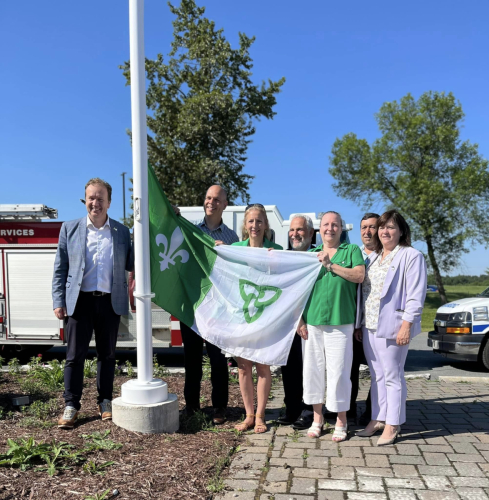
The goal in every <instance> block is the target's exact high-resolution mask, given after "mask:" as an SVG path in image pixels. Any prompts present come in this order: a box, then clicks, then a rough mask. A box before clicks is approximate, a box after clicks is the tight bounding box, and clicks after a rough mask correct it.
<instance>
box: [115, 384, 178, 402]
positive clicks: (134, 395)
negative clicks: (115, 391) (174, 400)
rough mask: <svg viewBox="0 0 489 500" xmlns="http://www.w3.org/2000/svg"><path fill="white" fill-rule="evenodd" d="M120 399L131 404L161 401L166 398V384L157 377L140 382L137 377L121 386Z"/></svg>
mask: <svg viewBox="0 0 489 500" xmlns="http://www.w3.org/2000/svg"><path fill="white" fill-rule="evenodd" d="M120 399H121V400H122V401H123V402H124V403H127V404H132V405H150V404H156V403H163V402H164V401H166V400H167V399H168V385H167V384H166V382H163V380H161V379H159V378H154V379H153V380H150V381H149V382H141V381H139V380H138V379H133V380H129V381H128V382H126V383H125V384H122V386H121V398H120Z"/></svg>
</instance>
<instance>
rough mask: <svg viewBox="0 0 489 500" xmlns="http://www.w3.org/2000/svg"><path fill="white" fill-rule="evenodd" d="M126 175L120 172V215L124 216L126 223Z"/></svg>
mask: <svg viewBox="0 0 489 500" xmlns="http://www.w3.org/2000/svg"><path fill="white" fill-rule="evenodd" d="M126 174H127V172H122V174H121V175H122V213H123V214H124V215H123V217H124V222H126Z"/></svg>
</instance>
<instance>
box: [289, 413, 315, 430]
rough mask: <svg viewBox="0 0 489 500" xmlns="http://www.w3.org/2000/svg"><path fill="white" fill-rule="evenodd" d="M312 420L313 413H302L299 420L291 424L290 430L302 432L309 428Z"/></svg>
mask: <svg viewBox="0 0 489 500" xmlns="http://www.w3.org/2000/svg"><path fill="white" fill-rule="evenodd" d="M313 420H314V413H313V412H312V411H303V412H302V413H301V414H300V416H299V418H298V419H297V420H296V421H295V422H294V423H293V424H292V429H294V430H296V431H303V430H305V429H309V427H311V425H312V422H313Z"/></svg>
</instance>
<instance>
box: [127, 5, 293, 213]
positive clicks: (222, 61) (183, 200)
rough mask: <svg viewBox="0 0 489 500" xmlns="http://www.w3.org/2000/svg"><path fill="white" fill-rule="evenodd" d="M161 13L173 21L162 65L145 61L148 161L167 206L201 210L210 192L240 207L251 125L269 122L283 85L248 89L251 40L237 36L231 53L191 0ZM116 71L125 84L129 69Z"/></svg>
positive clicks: (244, 190) (245, 195)
mask: <svg viewBox="0 0 489 500" xmlns="http://www.w3.org/2000/svg"><path fill="white" fill-rule="evenodd" d="M168 5H169V6H170V10H171V12H172V14H174V15H175V16H176V18H175V19H174V21H173V35H174V38H173V42H172V49H171V51H170V53H169V55H168V58H167V60H166V61H165V60H164V58H163V55H161V54H158V55H157V57H156V59H155V60H150V59H146V74H147V78H148V80H149V85H148V90H147V94H146V103H147V106H148V109H149V114H148V128H149V130H150V133H149V135H148V156H149V161H150V163H151V165H152V166H153V168H154V169H155V172H156V175H157V177H158V180H159V181H160V183H161V185H162V186H163V188H164V190H165V192H166V194H167V196H168V198H169V199H170V201H171V202H172V203H175V204H179V205H201V204H202V202H203V200H204V195H205V192H206V190H207V188H208V187H209V186H211V185H212V184H220V185H222V186H223V187H224V188H225V189H226V190H227V192H228V198H229V201H230V202H231V203H232V202H233V201H235V200H236V199H239V198H241V199H242V200H244V201H246V202H247V201H249V195H248V188H249V185H250V182H251V180H252V179H253V177H252V176H251V175H247V174H245V173H243V168H244V164H245V161H246V159H247V158H246V153H247V149H248V145H249V143H250V137H251V136H252V135H253V134H254V133H255V125H254V123H255V121H256V120H257V119H260V118H261V117H265V118H269V119H270V118H273V116H274V115H275V112H274V111H273V108H274V106H275V104H276V94H278V93H279V92H280V87H281V86H282V85H283V84H284V82H285V78H281V79H280V80H278V81H276V82H274V81H271V80H269V81H268V84H265V83H262V84H261V85H260V86H257V85H254V84H253V82H252V80H251V76H252V72H251V69H252V67H253V61H252V59H251V57H250V55H249V49H250V47H251V45H252V44H253V42H254V41H255V39H254V38H249V37H247V36H246V35H245V34H243V33H239V48H237V49H233V48H232V47H231V44H230V43H229V42H228V41H227V40H226V38H225V37H224V34H223V30H222V29H216V27H215V23H214V22H213V21H210V20H209V19H207V18H205V17H204V12H205V8H204V7H198V6H197V5H196V3H195V1H194V0H182V1H181V3H180V5H179V6H178V7H175V6H173V5H172V4H171V3H169V4H168ZM121 69H123V71H124V76H125V77H126V79H127V84H130V66H129V62H126V63H125V64H124V66H122V67H121Z"/></svg>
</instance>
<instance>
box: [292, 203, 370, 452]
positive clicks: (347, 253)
mask: <svg viewBox="0 0 489 500" xmlns="http://www.w3.org/2000/svg"><path fill="white" fill-rule="evenodd" d="M342 229H343V227H342V219H341V216H340V214H339V213H337V212H326V213H325V214H324V215H323V217H322V219H321V225H320V229H319V232H320V234H321V238H322V240H323V244H322V245H319V246H317V247H316V248H314V249H312V250H310V251H312V252H318V259H319V261H320V262H321V263H322V265H323V268H322V269H321V271H320V272H319V275H318V279H317V281H316V283H315V285H314V288H313V290H312V293H311V296H310V297H309V301H308V302H307V304H306V308H305V309H304V313H303V319H302V320H301V322H300V324H299V327H298V333H299V335H300V336H301V337H302V338H303V339H305V340H306V342H305V349H304V365H303V381H304V382H303V383H304V403H305V404H312V405H313V409H314V422H313V424H312V426H311V427H310V428H309V431H308V433H307V435H308V436H309V437H315V438H317V437H319V436H320V435H321V431H322V429H323V425H324V419H323V413H322V406H323V403H324V392H325V382H324V371H325V369H326V371H327V380H328V385H327V394H326V407H327V409H328V410H329V411H331V412H336V413H338V418H337V421H336V426H335V430H334V433H333V441H336V442H339V441H344V440H345V439H346V438H347V434H348V424H347V419H346V412H347V411H348V410H349V408H350V393H351V382H350V372H351V364H352V358H353V344H352V339H353V326H354V323H355V315H356V294H357V283H362V282H363V279H364V277H365V262H364V260H363V257H362V252H361V250H360V249H359V248H358V246H357V245H352V244H349V243H340V238H341V233H342Z"/></svg>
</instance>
